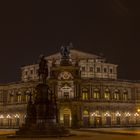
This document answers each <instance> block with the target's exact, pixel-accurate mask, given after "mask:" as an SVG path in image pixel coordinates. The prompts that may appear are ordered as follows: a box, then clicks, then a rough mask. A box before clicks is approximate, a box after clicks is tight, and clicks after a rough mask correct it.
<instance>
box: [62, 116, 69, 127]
mask: <svg viewBox="0 0 140 140" xmlns="http://www.w3.org/2000/svg"><path fill="white" fill-rule="evenodd" d="M63 118H64V126H65V127H69V126H70V115H69V114H64V116H63Z"/></svg>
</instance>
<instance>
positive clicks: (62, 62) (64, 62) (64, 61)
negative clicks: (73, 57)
mask: <svg viewBox="0 0 140 140" xmlns="http://www.w3.org/2000/svg"><path fill="white" fill-rule="evenodd" d="M60 64H61V65H62V66H69V65H72V63H71V61H70V59H69V58H67V59H66V58H61V62H60Z"/></svg>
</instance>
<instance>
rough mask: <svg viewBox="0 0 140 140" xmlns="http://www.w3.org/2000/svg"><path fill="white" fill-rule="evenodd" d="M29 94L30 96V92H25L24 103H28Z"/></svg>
mask: <svg viewBox="0 0 140 140" xmlns="http://www.w3.org/2000/svg"><path fill="white" fill-rule="evenodd" d="M29 94H30V91H29V90H27V91H26V92H25V102H28V101H29Z"/></svg>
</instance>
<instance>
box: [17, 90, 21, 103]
mask: <svg viewBox="0 0 140 140" xmlns="http://www.w3.org/2000/svg"><path fill="white" fill-rule="evenodd" d="M17 101H18V102H21V92H19V93H18V94H17Z"/></svg>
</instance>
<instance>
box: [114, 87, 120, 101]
mask: <svg viewBox="0 0 140 140" xmlns="http://www.w3.org/2000/svg"><path fill="white" fill-rule="evenodd" d="M114 99H115V100H120V91H119V90H118V89H115V91H114Z"/></svg>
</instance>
